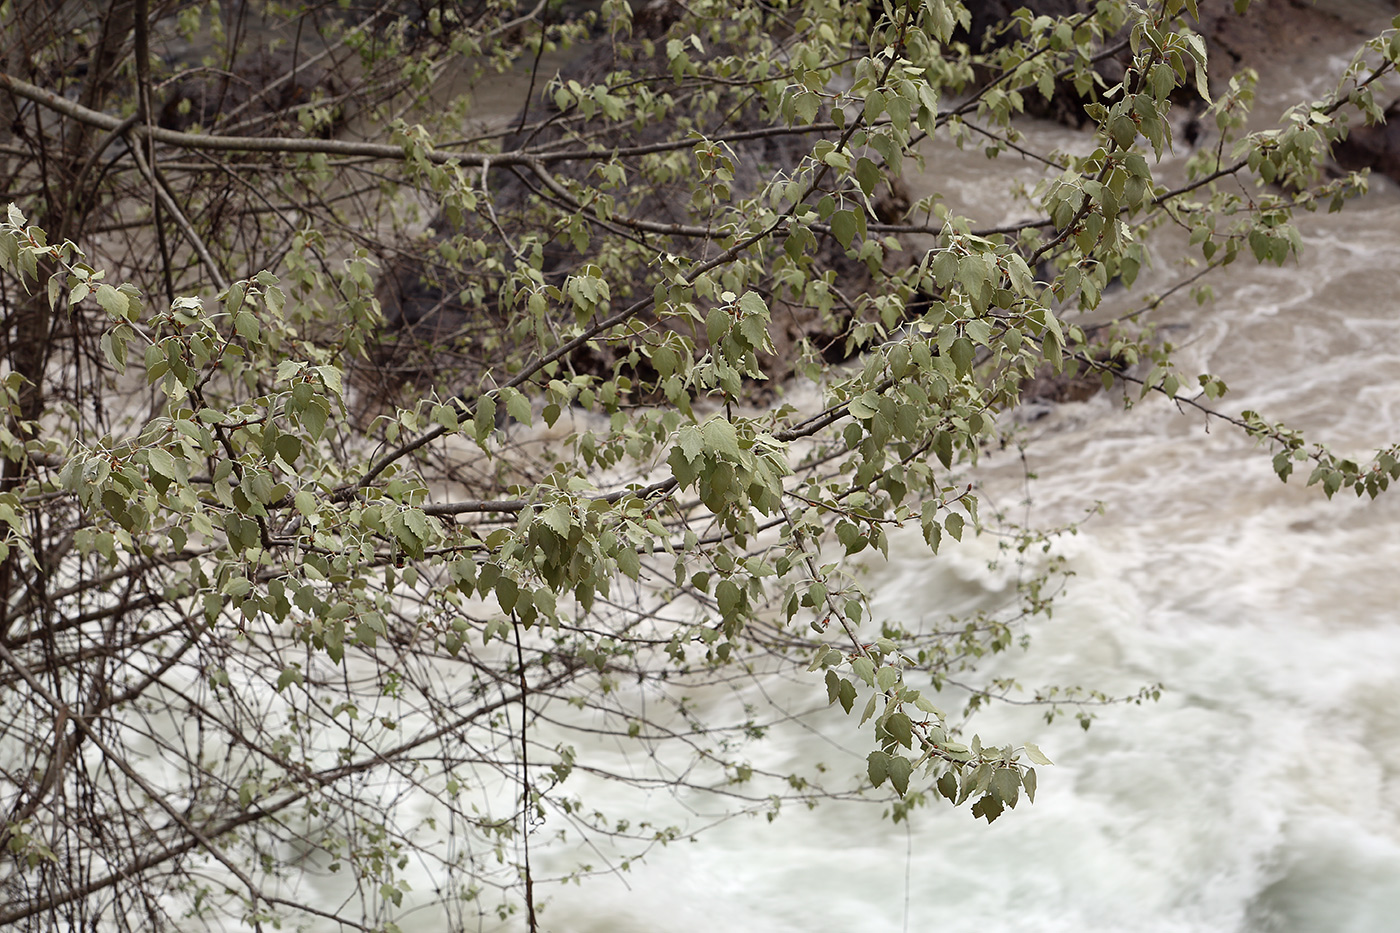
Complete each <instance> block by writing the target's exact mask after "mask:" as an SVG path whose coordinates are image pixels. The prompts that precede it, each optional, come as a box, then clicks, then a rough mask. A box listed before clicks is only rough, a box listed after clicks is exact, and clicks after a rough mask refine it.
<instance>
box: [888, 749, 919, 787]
mask: <svg viewBox="0 0 1400 933" xmlns="http://www.w3.org/2000/svg"><path fill="white" fill-rule="evenodd" d="M886 770H887V772H888V774H889V777H890V785H891V786H893V787H894V789H895V790H897V791H898V792H899V795H900V796H901V797H903V796H904V795H905V794H907V793H909V775H910V774H912V773H913V772H914V763H913V762H911V761H910V760H909V759H908V758H905V757H904V756H903V755H891V756H890V760H889V763H888V764H887V765H886Z"/></svg>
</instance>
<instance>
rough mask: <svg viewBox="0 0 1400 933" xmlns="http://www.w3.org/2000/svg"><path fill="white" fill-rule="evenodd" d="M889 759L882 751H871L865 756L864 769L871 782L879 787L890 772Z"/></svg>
mask: <svg viewBox="0 0 1400 933" xmlns="http://www.w3.org/2000/svg"><path fill="white" fill-rule="evenodd" d="M890 761H891V758H890V756H889V755H887V754H885V753H884V752H879V751H876V752H871V753H870V754H869V755H867V756H866V758H865V762H866V764H865V771H866V774H868V775H869V776H870V783H871V784H873V785H875V786H876V787H879V786H880V785H881V784H883V783H885V778H886V777H888V776H889V773H890Z"/></svg>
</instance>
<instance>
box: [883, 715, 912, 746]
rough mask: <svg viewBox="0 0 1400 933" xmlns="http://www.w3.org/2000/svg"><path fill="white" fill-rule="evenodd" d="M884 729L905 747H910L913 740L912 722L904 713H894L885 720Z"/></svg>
mask: <svg viewBox="0 0 1400 933" xmlns="http://www.w3.org/2000/svg"><path fill="white" fill-rule="evenodd" d="M885 731H886V732H888V733H889V734H890V735H892V736H894V740H895V741H896V742H898V743H899V744H900V745H903V746H904V747H905V748H912V747H913V742H914V729H913V724H912V723H911V722H910V721H909V717H908V716H906V715H905V714H904V713H895V714H893V715H891V716H890V718H889V719H886V720H885Z"/></svg>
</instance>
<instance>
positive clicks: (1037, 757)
mask: <svg viewBox="0 0 1400 933" xmlns="http://www.w3.org/2000/svg"><path fill="white" fill-rule="evenodd" d="M1025 749H1026V757H1027V758H1029V759H1030V760H1031V761H1033V762H1035V763H1036V764H1038V765H1049V764H1054V762H1052V761H1051V760H1050V759H1049V758H1047V757H1045V753H1044V752H1042V751H1041V750H1040V749H1039V748H1037V747H1036V746H1034V745H1032V744H1031V743H1030V742H1027V743H1026V745H1025Z"/></svg>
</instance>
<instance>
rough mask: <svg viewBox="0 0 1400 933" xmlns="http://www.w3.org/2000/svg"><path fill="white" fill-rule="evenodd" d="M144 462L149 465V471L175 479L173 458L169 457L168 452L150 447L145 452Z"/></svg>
mask: <svg viewBox="0 0 1400 933" xmlns="http://www.w3.org/2000/svg"><path fill="white" fill-rule="evenodd" d="M146 462H147V463H149V464H150V465H151V469H152V470H154V471H155V472H157V473H159V474H160V475H161V476H165V477H169V478H170V479H177V478H178V477H177V476H176V475H175V458H174V457H172V456H170V451H168V450H165V449H163V448H160V447H152V448H151V449H150V450H148V451H146Z"/></svg>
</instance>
